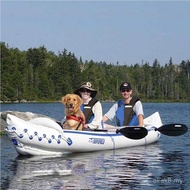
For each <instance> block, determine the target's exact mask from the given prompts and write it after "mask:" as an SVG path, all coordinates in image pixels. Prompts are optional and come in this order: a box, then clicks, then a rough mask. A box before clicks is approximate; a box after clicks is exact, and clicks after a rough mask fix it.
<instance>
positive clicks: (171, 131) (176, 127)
mask: <svg viewBox="0 0 190 190" xmlns="http://www.w3.org/2000/svg"><path fill="white" fill-rule="evenodd" d="M156 130H158V131H159V132H160V133H162V134H164V135H168V136H180V135H183V134H185V133H186V132H187V131H188V128H187V126H186V125H184V124H167V125H163V126H161V127H159V128H157V129H156Z"/></svg>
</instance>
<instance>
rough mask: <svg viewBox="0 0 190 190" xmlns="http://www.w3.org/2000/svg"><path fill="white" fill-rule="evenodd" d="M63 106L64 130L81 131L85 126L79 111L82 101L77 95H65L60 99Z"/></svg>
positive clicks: (82, 115)
mask: <svg viewBox="0 0 190 190" xmlns="http://www.w3.org/2000/svg"><path fill="white" fill-rule="evenodd" d="M62 103H63V104H64V105H65V116H66V122H65V123H64V129H70V130H82V128H83V126H84V124H85V116H84V114H83V113H82V111H81V110H80V106H81V105H82V99H81V98H80V97H79V96H78V95H77V94H67V95H65V96H63V97H62Z"/></svg>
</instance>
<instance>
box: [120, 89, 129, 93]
mask: <svg viewBox="0 0 190 190" xmlns="http://www.w3.org/2000/svg"><path fill="white" fill-rule="evenodd" d="M130 91H131V90H129V89H123V90H121V92H130Z"/></svg>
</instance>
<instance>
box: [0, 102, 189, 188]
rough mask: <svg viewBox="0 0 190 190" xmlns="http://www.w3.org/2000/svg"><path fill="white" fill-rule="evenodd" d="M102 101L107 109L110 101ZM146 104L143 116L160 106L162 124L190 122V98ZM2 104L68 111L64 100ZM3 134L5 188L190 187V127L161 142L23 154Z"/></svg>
mask: <svg viewBox="0 0 190 190" xmlns="http://www.w3.org/2000/svg"><path fill="white" fill-rule="evenodd" d="M102 105H103V111H104V113H105V112H106V111H107V110H108V109H109V107H110V106H111V105H112V103H103V104H102ZM143 106H144V112H145V116H149V115H150V114H152V113H154V112H155V111H159V113H160V116H161V118H162V122H163V124H169V123H184V124H186V125H187V126H188V128H190V103H144V104H143ZM1 110H2V111H7V110H12V111H23V112H33V113H39V114H44V115H47V116H50V117H53V118H55V119H57V120H61V119H62V117H63V116H64V114H63V110H64V108H63V105H62V104H61V103H33V104H29V103H26V104H2V105H1ZM112 124H114V123H112ZM189 130H190V129H189ZM0 138H1V189H14V190H16V189H18V190H28V189H35V190H38V189H39V190H41V189H46V190H49V189H51V190H58V189H115V190H116V189H129V190H131V189H132V190H133V189H134V190H139V189H143V190H144V189H150V190H154V189H155V190H162V189H171V190H179V189H181V190H189V187H190V132H189V131H188V133H186V134H185V135H183V136H179V137H169V136H164V135H162V136H161V138H160V140H159V141H158V142H157V143H155V144H152V145H148V146H142V147H135V148H128V149H120V150H115V151H102V152H94V153H77V154H66V155H64V156H60V157H58V156H56V157H52V156H51V157H48V156H35V157H26V156H25V157H23V156H19V155H18V154H17V153H16V151H15V149H14V147H13V146H12V144H11V143H10V141H9V140H8V139H7V137H6V136H1V137H0ZM43 170H46V171H55V172H54V173H53V172H52V173H47V172H45V171H44V172H43ZM45 174H46V175H45Z"/></svg>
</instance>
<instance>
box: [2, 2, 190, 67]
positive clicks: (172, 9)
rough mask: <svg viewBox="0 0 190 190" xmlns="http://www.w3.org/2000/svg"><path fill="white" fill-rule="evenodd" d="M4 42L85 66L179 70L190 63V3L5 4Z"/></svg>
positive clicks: (3, 11) (3, 6) (3, 15)
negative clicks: (64, 55) (170, 66)
mask: <svg viewBox="0 0 190 190" xmlns="http://www.w3.org/2000/svg"><path fill="white" fill-rule="evenodd" d="M1 41H2V42H5V43H7V44H8V45H9V47H13V48H19V49H20V50H21V51H22V50H27V49H29V48H38V47H40V46H43V45H44V46H45V47H46V48H47V50H48V51H53V52H54V53H56V54H58V52H59V51H62V50H64V48H65V49H67V51H68V52H72V53H74V54H75V56H76V57H77V58H78V59H79V58H80V57H82V59H83V61H85V60H88V61H90V60H93V61H97V62H100V61H105V62H106V63H108V64H109V63H113V64H116V63H117V61H118V62H119V64H120V65H122V64H127V65H131V64H135V63H139V64H141V63H142V60H143V62H144V63H145V62H149V63H150V65H152V63H153V61H154V60H155V59H158V61H159V62H160V64H161V65H165V63H168V62H169V59H170V57H172V59H173V63H174V64H175V63H176V64H179V63H181V61H182V60H188V59H190V2H189V1H2V2H1Z"/></svg>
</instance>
